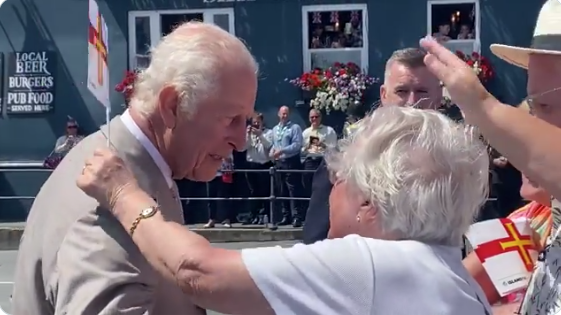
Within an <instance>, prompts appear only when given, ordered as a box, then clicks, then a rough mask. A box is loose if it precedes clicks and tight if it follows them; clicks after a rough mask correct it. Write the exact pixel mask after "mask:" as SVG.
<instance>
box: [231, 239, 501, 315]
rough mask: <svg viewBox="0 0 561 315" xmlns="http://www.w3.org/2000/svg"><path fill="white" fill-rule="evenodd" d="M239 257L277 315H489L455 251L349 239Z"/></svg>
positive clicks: (245, 253)
mask: <svg viewBox="0 0 561 315" xmlns="http://www.w3.org/2000/svg"><path fill="white" fill-rule="evenodd" d="M242 257H243V260H244V263H245V265H246V267H247V269H248V271H249V273H250V275H251V277H252V278H253V280H254V281H255V283H256V284H257V286H258V287H259V289H260V290H261V292H262V293H263V295H264V296H265V298H266V299H267V301H268V302H269V304H270V305H271V307H272V308H273V309H274V310H275V313H276V314H280V315H292V314H294V315H411V314H431V315H488V314H491V307H490V306H489V303H488V302H487V300H486V298H485V295H484V294H483V292H482V290H481V288H480V287H479V285H478V284H477V283H476V282H475V281H474V280H473V278H472V277H471V276H469V275H468V273H467V271H466V269H465V268H464V266H463V264H462V259H461V252H460V248H456V247H447V246H431V245H427V244H423V243H420V242H415V241H384V240H375V239H369V238H363V237H360V236H357V235H350V236H347V237H345V238H342V239H335V240H325V241H322V242H317V243H315V244H312V245H302V244H298V245H295V246H294V247H292V248H287V249H283V248H280V247H274V248H254V249H245V250H243V251H242Z"/></svg>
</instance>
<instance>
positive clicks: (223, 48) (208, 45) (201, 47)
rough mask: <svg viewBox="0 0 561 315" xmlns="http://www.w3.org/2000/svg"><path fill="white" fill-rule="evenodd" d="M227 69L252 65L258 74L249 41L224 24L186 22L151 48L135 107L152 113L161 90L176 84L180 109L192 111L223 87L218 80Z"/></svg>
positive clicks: (249, 68)
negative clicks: (247, 45) (148, 63)
mask: <svg viewBox="0 0 561 315" xmlns="http://www.w3.org/2000/svg"><path fill="white" fill-rule="evenodd" d="M223 69H238V70H239V69H243V70H245V69H248V70H250V71H253V72H255V75H256V76H257V72H258V64H257V62H256V61H255V58H254V57H253V56H252V55H251V53H250V52H249V50H248V49H247V47H246V46H245V44H244V43H243V42H242V41H240V40H239V39H238V38H236V37H235V36H234V35H232V34H230V33H228V32H227V31H225V30H223V29H222V28H220V27H218V26H216V25H214V24H209V23H201V22H187V23H184V24H182V25H180V26H179V27H177V28H176V29H175V30H174V31H173V32H171V33H170V34H168V35H166V36H165V37H164V38H163V39H162V40H161V41H160V43H158V45H156V47H153V48H152V49H151V61H150V65H149V66H148V68H147V69H145V70H144V71H142V72H141V73H140V74H139V76H138V79H137V81H136V84H135V91H134V94H133V97H132V100H131V107H133V108H135V109H137V110H138V111H139V112H140V113H141V114H145V115H147V114H150V113H151V112H152V111H153V110H154V109H155V107H156V104H157V99H158V97H159V94H160V91H161V90H162V89H163V88H165V87H166V86H173V87H174V88H175V90H176V91H177V93H178V95H179V98H180V105H179V108H180V110H181V111H183V112H185V113H192V112H193V111H194V110H195V109H196V106H197V104H198V103H199V102H200V101H201V99H204V98H207V97H209V96H210V95H212V94H213V93H216V90H217V89H219V88H220V87H217V84H218V80H219V79H220V75H221V74H222V73H223V71H224V70H223Z"/></svg>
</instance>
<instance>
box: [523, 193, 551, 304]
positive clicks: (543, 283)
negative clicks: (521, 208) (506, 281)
mask: <svg viewBox="0 0 561 315" xmlns="http://www.w3.org/2000/svg"><path fill="white" fill-rule="evenodd" d="M551 213H552V218H553V226H552V229H551V233H550V237H549V238H548V240H547V243H546V248H545V250H544V251H543V252H542V253H540V255H539V257H538V261H537V263H536V267H535V270H534V274H533V275H532V279H531V280H530V284H529V285H528V290H527V291H526V296H525V297H524V301H523V302H522V305H521V307H520V313H519V314H520V315H561V229H560V227H561V224H560V223H561V203H560V202H559V201H557V200H553V201H552V207H551Z"/></svg>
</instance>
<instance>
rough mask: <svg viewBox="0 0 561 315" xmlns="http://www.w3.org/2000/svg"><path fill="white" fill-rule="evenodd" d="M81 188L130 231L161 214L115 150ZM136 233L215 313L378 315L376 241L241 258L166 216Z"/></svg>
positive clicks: (92, 167) (263, 251)
mask: <svg viewBox="0 0 561 315" xmlns="http://www.w3.org/2000/svg"><path fill="white" fill-rule="evenodd" d="M77 185H78V187H79V188H80V189H82V190H83V191H84V192H85V193H86V194H87V195H88V196H90V197H92V198H94V199H96V200H97V201H98V202H99V203H100V205H101V207H102V208H106V209H108V210H109V211H111V212H112V214H113V215H114V216H115V217H116V218H117V219H118V220H119V221H120V222H121V224H122V225H123V226H124V227H125V229H127V230H129V231H130V229H131V226H132V222H135V220H137V218H138V217H139V214H140V213H141V211H143V210H144V209H147V208H149V207H156V206H157V205H156V202H155V201H154V200H153V199H152V198H151V197H150V196H149V195H147V194H146V193H145V192H144V191H142V190H141V189H140V188H139V186H138V183H137V181H136V180H135V178H134V175H133V174H132V172H131V171H130V170H129V169H128V167H127V166H126V164H125V162H124V161H123V160H122V159H121V158H119V157H118V156H117V155H116V154H115V153H114V152H111V151H110V150H109V149H101V150H96V151H95V152H94V157H93V158H91V159H88V160H87V161H86V165H85V166H84V169H83V170H82V174H81V175H80V176H79V178H78V181H77ZM132 232H133V233H131V234H132V240H133V241H134V242H135V244H136V245H138V247H139V249H140V251H141V252H142V253H143V255H144V256H145V257H146V258H147V260H148V262H150V264H151V265H152V266H153V267H154V268H155V269H156V270H157V271H158V272H159V273H160V274H162V275H163V276H165V277H166V278H168V279H172V280H173V281H175V282H176V283H177V284H178V285H179V286H180V287H181V288H182V289H183V292H185V294H186V295H187V296H188V297H189V298H191V300H192V301H193V303H195V304H197V305H199V306H201V307H204V308H207V309H213V310H217V311H219V312H221V313H227V314H240V315H252V314H255V315H274V314H279V315H285V314H303V313H308V314H310V313H314V314H332V313H333V310H345V311H346V314H350V312H351V311H350V310H353V312H352V313H353V314H368V313H369V312H370V310H371V305H370V304H369V303H368V301H371V300H372V296H373V295H374V292H375V290H374V283H375V281H374V279H375V276H374V274H375V271H374V267H375V266H374V265H373V263H372V255H371V253H376V250H375V249H374V248H372V246H374V245H376V244H374V243H375V242H373V240H369V241H367V240H365V239H364V238H361V237H359V236H356V235H353V236H349V237H345V238H343V239H337V240H327V241H323V242H317V243H315V244H313V245H301V244H298V245H295V246H293V247H291V248H280V247H271V248H255V249H245V250H242V251H241V253H239V252H235V251H228V250H223V249H217V248H213V247H212V246H210V244H209V242H208V241H207V240H206V239H204V238H202V237H201V236H199V235H197V234H195V233H192V232H190V231H188V230H187V229H186V228H185V227H184V226H182V225H180V224H178V223H175V222H169V221H167V220H166V218H165V217H163V216H162V215H161V213H159V211H157V212H156V213H155V215H153V216H151V217H149V218H145V219H142V220H140V221H139V222H137V228H136V230H134V231H132ZM371 243H372V244H371ZM340 253H345V255H340ZM381 272H385V271H381ZM365 301H366V303H365ZM342 313H345V312H342ZM342 313H341V314H342Z"/></svg>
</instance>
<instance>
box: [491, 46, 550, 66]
mask: <svg viewBox="0 0 561 315" xmlns="http://www.w3.org/2000/svg"><path fill="white" fill-rule="evenodd" d="M490 49H491V52H492V53H493V54H494V55H495V56H497V57H499V58H501V59H502V60H504V61H506V62H508V63H510V64H513V65H515V66H517V67H520V68H523V69H528V61H529V60H530V55H531V54H543V55H558V56H561V51H556V50H545V49H534V48H525V47H516V46H508V45H502V44H492V45H491V47H490Z"/></svg>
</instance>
